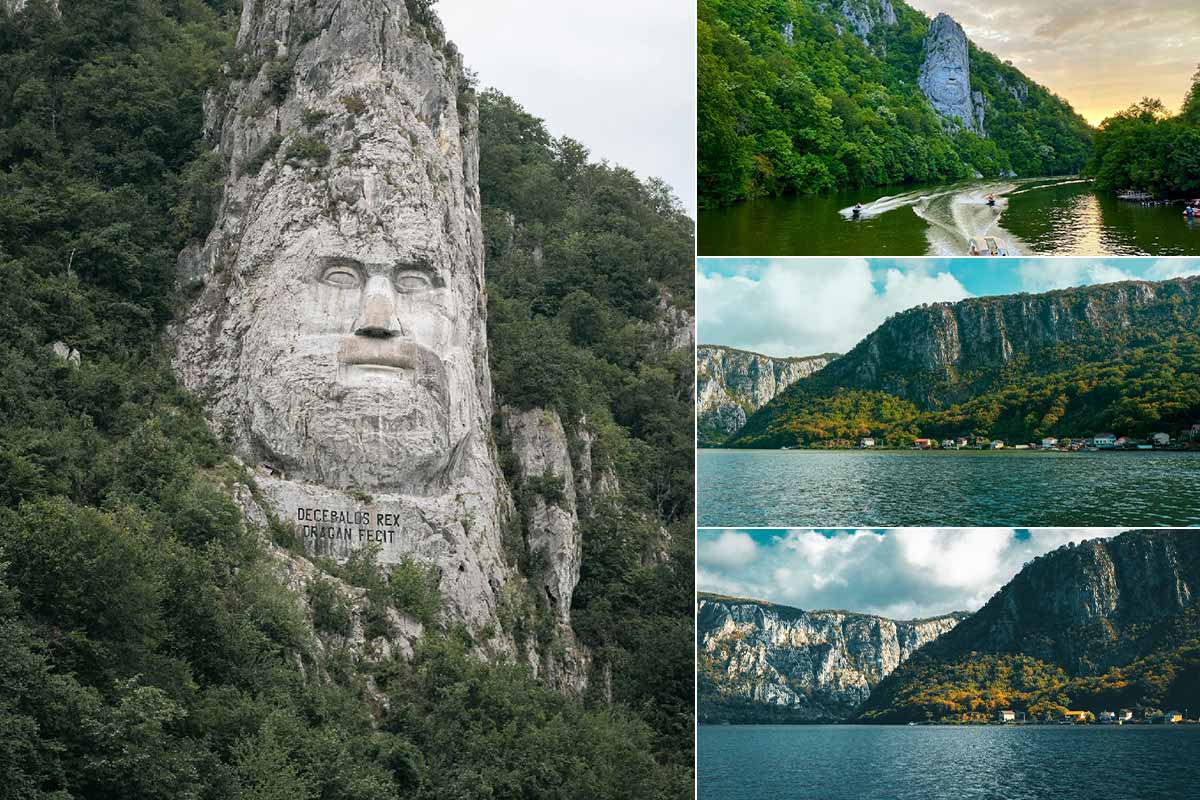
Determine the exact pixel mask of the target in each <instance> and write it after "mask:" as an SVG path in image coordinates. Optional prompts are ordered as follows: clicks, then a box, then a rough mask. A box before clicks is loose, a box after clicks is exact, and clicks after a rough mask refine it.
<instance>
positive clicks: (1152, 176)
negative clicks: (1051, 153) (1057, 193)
mask: <svg viewBox="0 0 1200 800" xmlns="http://www.w3.org/2000/svg"><path fill="white" fill-rule="evenodd" d="M1095 144H1096V149H1095V152H1094V153H1092V157H1091V159H1090V160H1089V161H1088V163H1087V166H1086V167H1085V168H1084V173H1085V174H1087V175H1090V176H1092V177H1094V178H1095V179H1096V186H1098V187H1100V188H1101V189H1109V190H1112V191H1123V190H1126V189H1136V190H1141V191H1148V192H1151V193H1153V194H1157V195H1160V196H1167V197H1169V196H1172V195H1186V196H1187V197H1188V198H1189V199H1190V198H1192V197H1194V196H1195V195H1197V194H1200V70H1197V72H1196V74H1195V76H1193V78H1192V87H1191V89H1190V90H1189V91H1188V93H1187V97H1185V98H1184V101H1183V108H1182V109H1181V111H1180V113H1178V114H1172V113H1170V111H1168V109H1167V108H1166V106H1165V105H1163V103H1162V101H1161V100H1154V99H1151V98H1144V99H1143V100H1142V101H1141V102H1139V103H1135V104H1134V105H1131V106H1130V107H1129V108H1127V109H1126V110H1124V111H1122V112H1120V113H1118V114H1114V115H1113V116H1111V117H1109V118H1108V119H1106V120H1104V121H1103V122H1102V123H1100V128H1099V130H1097V131H1096V139H1095Z"/></svg>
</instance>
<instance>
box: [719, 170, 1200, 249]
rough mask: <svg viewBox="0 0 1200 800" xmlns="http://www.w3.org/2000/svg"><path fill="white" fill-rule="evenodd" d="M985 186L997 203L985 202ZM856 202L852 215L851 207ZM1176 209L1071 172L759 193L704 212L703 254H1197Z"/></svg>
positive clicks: (1195, 237)
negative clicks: (979, 241) (1136, 199)
mask: <svg viewBox="0 0 1200 800" xmlns="http://www.w3.org/2000/svg"><path fill="white" fill-rule="evenodd" d="M989 193H991V194H994V195H996V197H997V198H998V200H997V205H996V206H995V207H989V206H988V205H987V203H986V197H987V195H988V194H989ZM856 202H859V203H862V204H863V205H864V207H865V210H864V212H863V213H862V215H861V216H860V217H859V218H858V219H853V218H851V216H850V213H849V209H850V207H851V206H853V205H854V204H855V203H856ZM1182 210H1183V209H1182V206H1180V205H1167V206H1142V205H1140V204H1137V203H1128V202H1125V201H1123V200H1118V199H1116V197H1114V196H1113V195H1111V194H1108V193H1103V192H1097V191H1095V190H1093V189H1092V188H1091V185H1090V184H1088V183H1086V182H1082V181H1079V180H1077V179H1060V178H1055V179H1045V178H1042V179H1011V180H1005V179H995V180H982V181H968V182H964V183H957V184H952V185H940V186H925V187H913V186H902V187H885V188H878V189H871V190H865V191H854V192H850V191H843V192H838V193H835V194H832V195H823V196H820V197H782V198H764V199H759V200H750V201H747V202H744V203H737V204H735V205H733V206H730V207H728V208H721V209H707V210H702V211H700V214H699V217H698V223H699V240H700V245H699V249H700V255H714V256H722V255H755V256H785V255H807V256H816V255H854V256H873V255H890V256H920V255H939V256H958V255H967V252H968V241H969V240H970V239H971V238H972V237H981V236H998V237H1000V238H1001V239H1002V240H1004V241H1005V242H1007V243H1008V246H1009V250H1010V255H1054V256H1134V255H1200V223H1197V222H1196V221H1190V222H1189V221H1187V220H1185V219H1184V217H1183V214H1182Z"/></svg>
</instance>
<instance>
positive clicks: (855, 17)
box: [837, 0, 896, 42]
mask: <svg viewBox="0 0 1200 800" xmlns="http://www.w3.org/2000/svg"><path fill="white" fill-rule="evenodd" d="M837 9H838V11H840V12H841V15H842V16H843V17H844V18H845V19H846V22H847V23H848V24H849V27H850V30H851V31H853V32H854V35H855V36H857V37H858V38H859V39H862V40H863V42H866V41H868V39H869V37H870V35H871V32H872V31H873V30H875V29H876V28H878V27H880V26H884V25H895V24H896V9H895V8H893V7H892V4H891V2H890V0H842V3H841V5H840V6H838V7H837Z"/></svg>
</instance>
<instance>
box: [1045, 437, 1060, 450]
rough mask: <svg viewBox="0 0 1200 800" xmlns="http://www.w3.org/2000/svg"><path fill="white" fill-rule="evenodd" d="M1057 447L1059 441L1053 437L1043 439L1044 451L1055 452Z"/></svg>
mask: <svg viewBox="0 0 1200 800" xmlns="http://www.w3.org/2000/svg"><path fill="white" fill-rule="evenodd" d="M1056 447H1058V439H1055V438H1054V437H1053V436H1047V437H1046V438H1045V439H1042V449H1043V450H1053V449H1054V448H1056Z"/></svg>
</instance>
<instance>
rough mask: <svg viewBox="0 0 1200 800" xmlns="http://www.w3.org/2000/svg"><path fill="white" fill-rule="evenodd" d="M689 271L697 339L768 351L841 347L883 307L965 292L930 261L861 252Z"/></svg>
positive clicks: (882, 314) (878, 318) (867, 328)
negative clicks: (888, 262) (887, 262)
mask: <svg viewBox="0 0 1200 800" xmlns="http://www.w3.org/2000/svg"><path fill="white" fill-rule="evenodd" d="M719 263H720V270H721V271H719V270H718V268H717V267H709V266H706V265H704V264H701V265H699V266H698V267H697V274H696V314H697V318H696V319H697V330H698V333H699V337H700V341H702V342H705V343H710V344H724V345H728V346H730V347H738V348H742V349H745V350H753V351H754V352H757V353H763V354H765V355H770V356H803V355H815V354H817V353H824V352H839V353H844V352H846V351H847V350H849V349H851V348H852V347H854V345H855V344H857V343H858V342H859V341H860V340H861V339H862V338H863V337H864V336H866V335H867V334H868V333H870V332H871V331H872V330H874V329H875V328H877V327H878V326H879V325H880V323H882V322H883V321H884V320H885V319H887V317H888V316H889V315H891V314H894V313H896V312H897V311H902V310H904V309H906V308H911V307H912V306H914V305H919V304H921V303H932V302H940V301H955V300H962V299H964V298H966V297H970V296H971V294H970V292H968V291H967V290H966V288H964V287H963V285H962V284H961V283H960V282H959V281H958V279H957V278H955V277H954V276H953V275H952V274H950V272H948V271H945V269H943V268H941V267H938V266H935V263H936V262H923V261H913V262H909V263H907V264H906V265H905V267H904V268H903V269H900V268H897V267H887V268H883V269H879V270H875V269H873V268H872V265H871V263H870V262H869V261H868V260H867V259H862V258H842V259H807V258H806V259H802V260H795V259H792V260H773V261H768V262H766V263H765V265H763V266H761V267H759V266H755V267H746V268H744V269H741V270H738V271H735V272H734V273H732V274H730V273H729V272H728V262H719Z"/></svg>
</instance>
